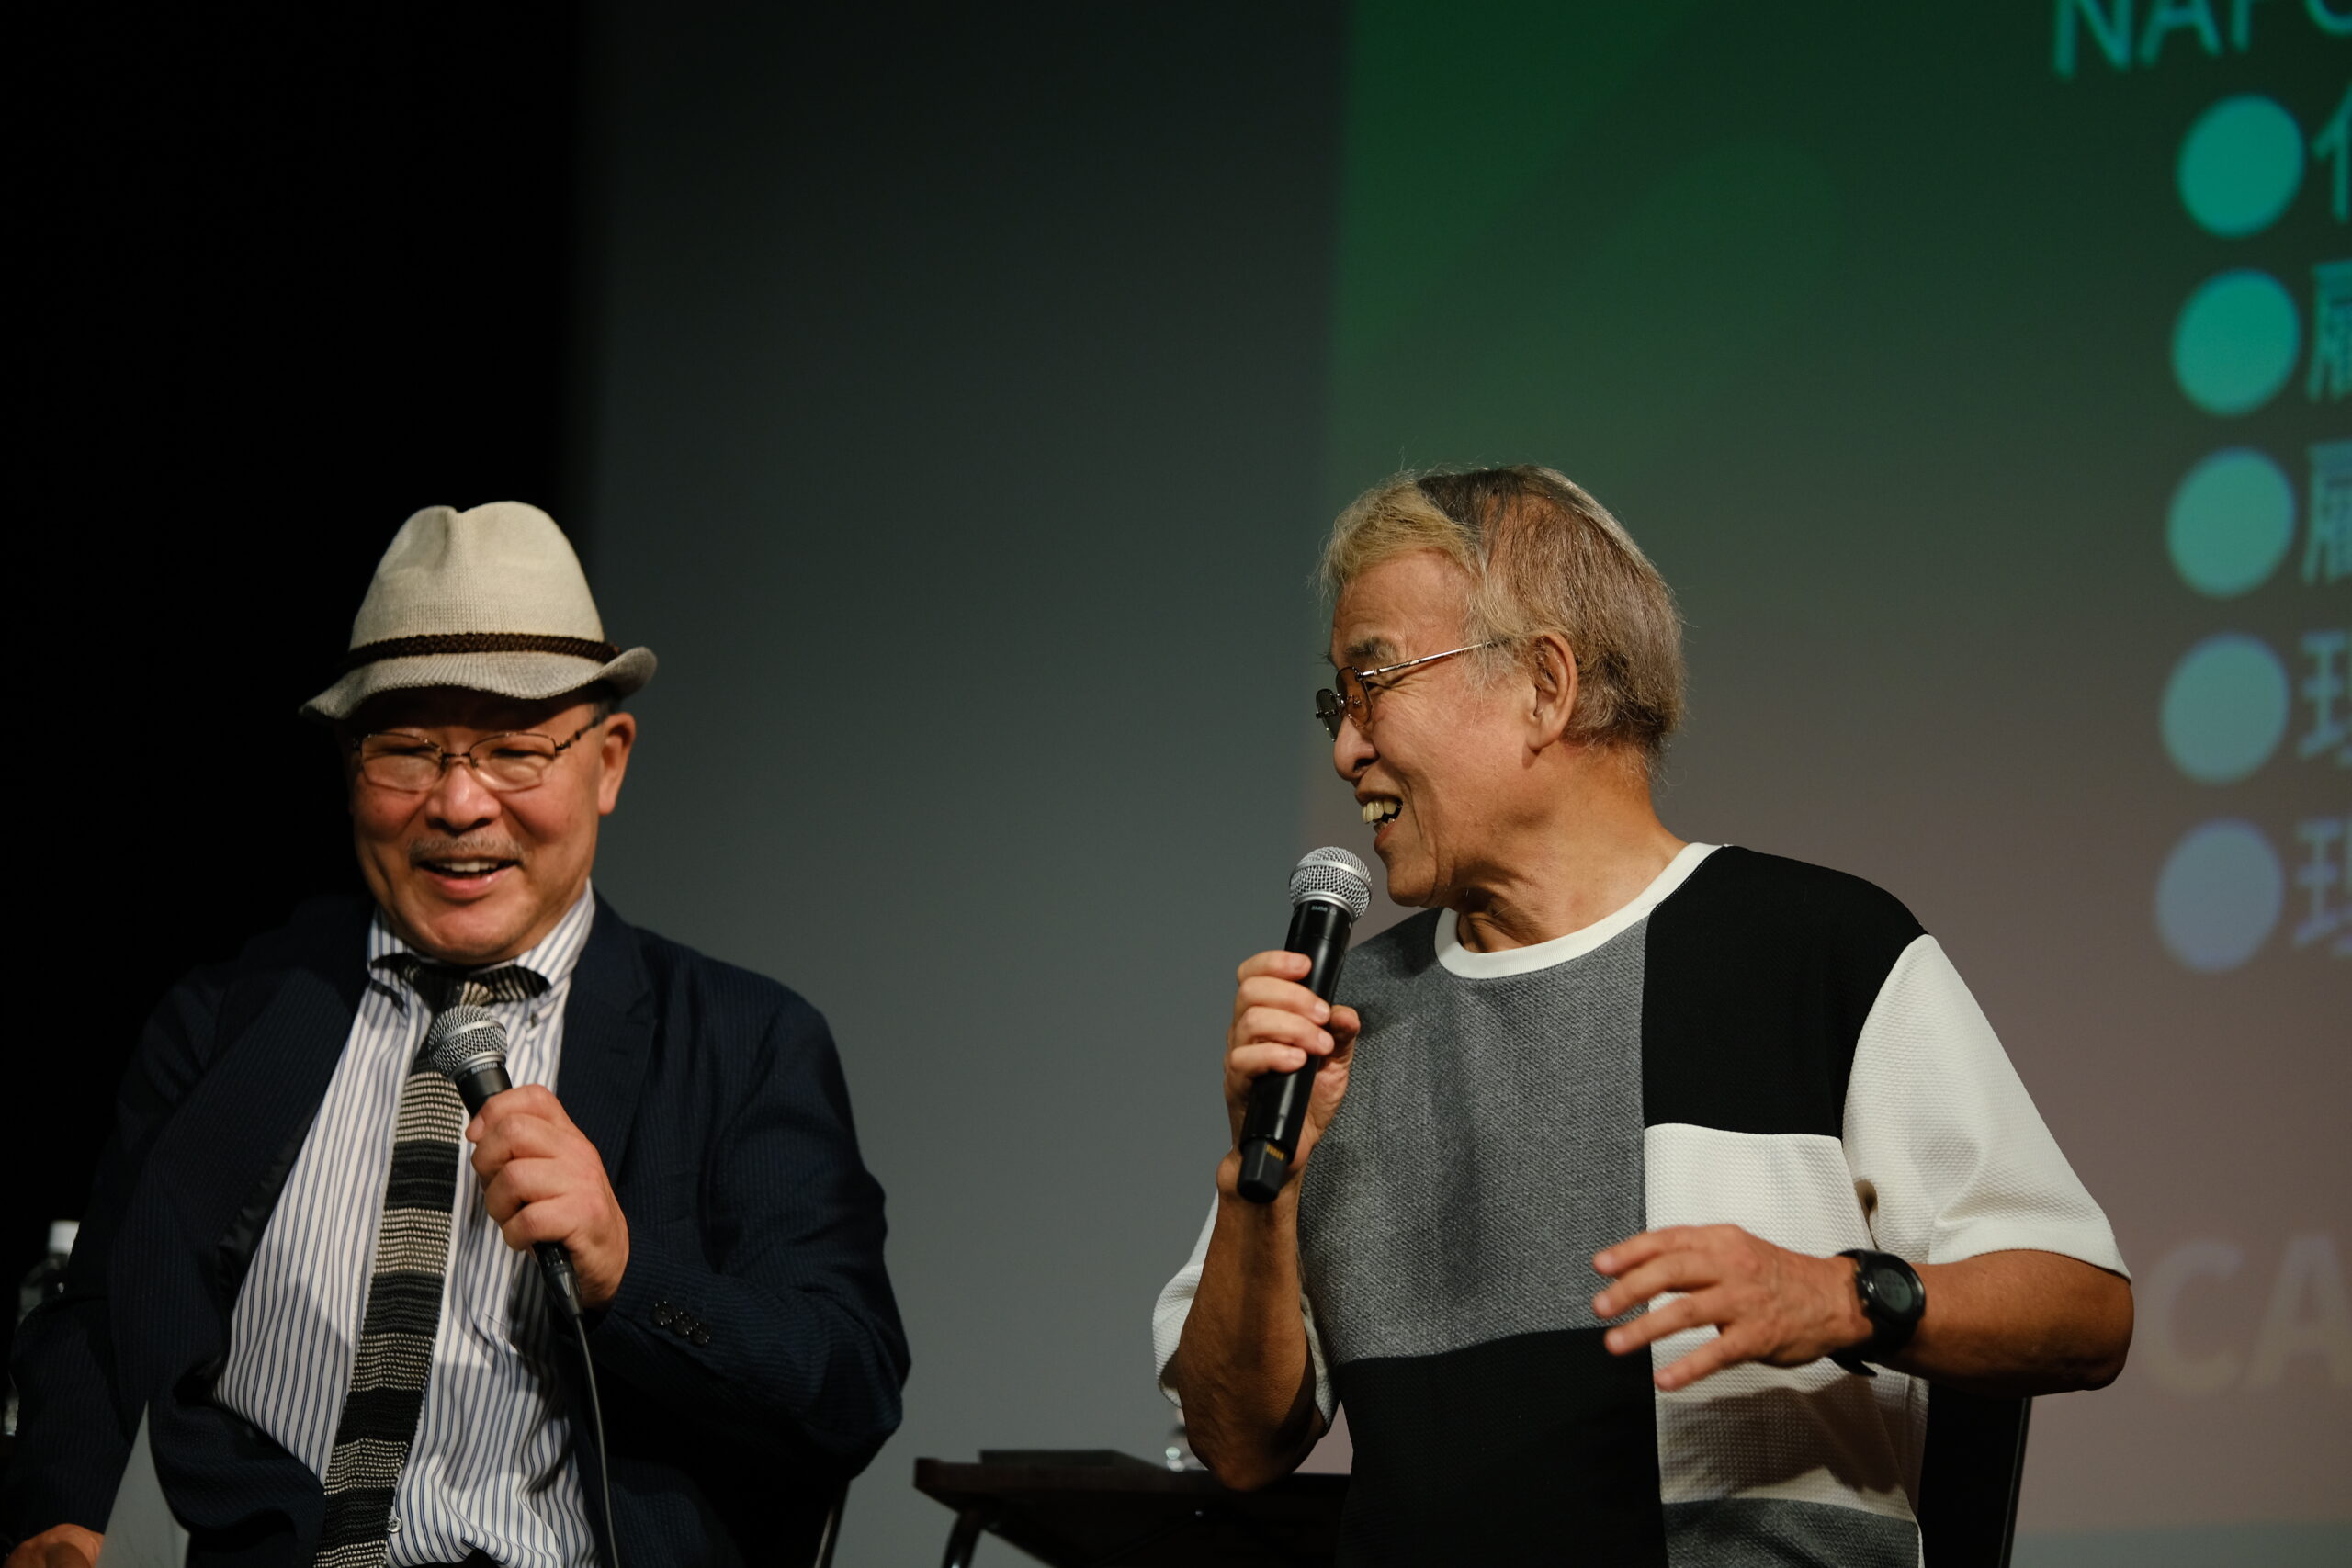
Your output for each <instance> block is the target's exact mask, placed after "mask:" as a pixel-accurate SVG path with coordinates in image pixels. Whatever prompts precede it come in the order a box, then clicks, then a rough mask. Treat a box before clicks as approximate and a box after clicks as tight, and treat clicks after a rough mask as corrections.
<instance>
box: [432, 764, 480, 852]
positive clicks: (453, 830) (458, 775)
mask: <svg viewBox="0 0 2352 1568" xmlns="http://www.w3.org/2000/svg"><path fill="white" fill-rule="evenodd" d="M424 810H425V819H426V820H427V821H429V822H431V823H432V824H433V827H434V829H435V831H436V832H441V833H447V834H448V835H449V836H450V837H451V838H457V837H458V836H460V835H462V834H465V833H468V832H470V831H472V830H473V829H476V828H484V827H488V826H489V825H490V824H491V823H492V822H494V821H496V820H497V819H498V814H499V805H498V796H497V795H495V794H493V793H492V791H491V789H490V788H489V787H488V786H487V785H485V784H483V783H482V782H481V776H480V775H479V774H477V773H475V772H474V771H473V769H472V768H470V767H469V766H468V765H467V764H466V763H464V762H461V761H453V762H451V763H450V764H449V765H448V767H447V769H445V770H444V771H443V773H442V774H441V782H440V783H439V784H435V786H434V787H433V794H432V795H431V796H430V797H429V798H428V799H427V800H426V801H425V803H424Z"/></svg>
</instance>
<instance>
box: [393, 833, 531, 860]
mask: <svg viewBox="0 0 2352 1568" xmlns="http://www.w3.org/2000/svg"><path fill="white" fill-rule="evenodd" d="M522 858H523V846H522V845H520V844H518V843H516V842H515V840H512V839H418V840H413V842H412V843H410V845H409V847H408V863H409V864H411V865H423V864H424V863H425V862H426V861H431V860H512V861H519V860H521V859H522Z"/></svg>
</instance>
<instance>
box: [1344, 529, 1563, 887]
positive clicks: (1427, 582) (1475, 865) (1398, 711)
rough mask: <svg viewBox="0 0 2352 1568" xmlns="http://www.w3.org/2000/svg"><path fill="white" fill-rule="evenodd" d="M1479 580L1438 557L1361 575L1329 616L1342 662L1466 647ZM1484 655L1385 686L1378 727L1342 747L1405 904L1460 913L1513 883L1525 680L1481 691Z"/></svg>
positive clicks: (1392, 562) (1378, 693) (1522, 788)
mask: <svg viewBox="0 0 2352 1568" xmlns="http://www.w3.org/2000/svg"><path fill="white" fill-rule="evenodd" d="M1468 586H1469V584H1468V580H1467V579H1466V578H1464V575H1463V573H1462V570H1461V569H1460V568H1459V567H1456V566H1455V565H1454V564H1453V562H1451V561H1449V560H1447V559H1446V558H1444V557H1442V556H1440V555H1438V554H1436V553H1435V552H1433V551H1426V550H1424V551H1416V552H1414V553H1412V554H1409V555H1403V556H1397V557H1395V558H1391V559H1389V560H1385V561H1383V562H1381V563H1380V564H1379V565H1377V566H1374V567H1371V568H1369V569H1367V570H1364V571H1363V572H1361V573H1359V574H1358V575H1357V576H1356V577H1355V578H1354V579H1353V580H1352V581H1350V582H1349V583H1348V585H1347V587H1346V588H1345V589H1344V590H1342V591H1341V592H1340V600H1339V604H1338V605H1337V606H1336V608H1335V609H1334V610H1333V612H1332V615H1331V662H1332V663H1333V665H1335V666H1337V667H1340V668H1343V669H1350V670H1364V669H1372V668H1375V667H1377V666H1380V665H1384V664H1395V663H1397V662H1400V661H1402V660H1408V659H1419V658H1422V657H1424V656H1425V655H1428V654H1432V653H1442V652H1443V651H1445V650H1446V649H1452V648H1459V647H1461V646H1462V645H1463V643H1464V642H1465V641H1467V640H1468V637H1467V635H1466V634H1465V632H1464V629H1463V611H1464V605H1465V602H1466V594H1467V590H1468ZM1473 657H1474V656H1473V655H1468V654H1464V655H1462V656H1460V657H1458V658H1454V659H1447V660H1439V661H1437V662H1435V663H1431V664H1426V665H1423V666H1421V667H1420V668H1419V669H1417V670H1409V671H1399V672H1398V673H1397V674H1396V675H1394V676H1389V677H1385V679H1384V681H1383V682H1382V683H1381V686H1380V688H1379V689H1377V690H1375V691H1374V693H1373V694H1372V699H1371V709H1372V716H1371V722H1370V725H1369V728H1365V727H1363V726H1359V725H1358V724H1357V723H1356V722H1355V721H1354V720H1353V719H1352V718H1351V719H1349V720H1348V721H1347V722H1346V723H1343V724H1342V725H1340V734H1339V738H1338V739H1335V740H1334V741H1333V742H1332V743H1331V765H1332V766H1333V767H1334V768H1336V769H1337V770H1338V771H1339V773H1340V777H1341V778H1343V779H1345V780H1347V781H1348V783H1349V784H1351V785H1352V786H1353V787H1354V790H1355V795H1356V800H1357V802H1358V804H1359V805H1362V806H1363V807H1367V812H1366V820H1367V821H1374V820H1376V821H1378V823H1379V826H1378V829H1377V830H1376V831H1375V832H1374V836H1373V840H1372V842H1373V849H1374V852H1375V853H1377V854H1378V855H1379V856H1380V859H1381V863H1382V864H1384V865H1385V866H1386V867H1387V869H1388V896H1389V897H1391V898H1394V899H1395V900H1396V901H1397V903H1399V904H1407V905H1420V906H1424V907H1433V906H1437V905H1447V906H1452V907H1456V908H1459V907H1460V905H1461V903H1462V901H1463V900H1464V898H1465V897H1467V896H1469V895H1470V894H1471V892H1472V890H1474V889H1476V888H1477V887H1479V886H1482V885H1484V884H1486V883H1487V882H1488V881H1489V880H1490V879H1491V878H1492V877H1493V876H1495V875H1497V874H1502V873H1504V872H1505V870H1506V867H1507V864H1508V862H1509V859H1510V855H1509V847H1510V842H1511V835H1512V833H1513V831H1514V830H1515V829H1516V828H1517V826H1518V825H1519V824H1518V818H1520V817H1521V816H1522V815H1524V814H1525V812H1524V802H1523V799H1522V796H1523V795H1525V793H1526V790H1527V778H1526V775H1527V758H1528V749H1527V736H1526V733H1525V729H1524V727H1523V726H1522V725H1521V724H1520V723H1519V722H1517V720H1516V718H1515V717H1514V716H1515V715H1517V716H1523V713H1522V712H1521V709H1522V706H1523V704H1522V702H1521V698H1522V697H1523V695H1524V682H1519V681H1516V680H1514V679H1503V680H1497V681H1492V682H1485V683H1481V682H1479V681H1478V680H1477V679H1476V667H1475V666H1474V665H1473V664H1472V663H1471V662H1470V660H1471V659H1472V658H1473Z"/></svg>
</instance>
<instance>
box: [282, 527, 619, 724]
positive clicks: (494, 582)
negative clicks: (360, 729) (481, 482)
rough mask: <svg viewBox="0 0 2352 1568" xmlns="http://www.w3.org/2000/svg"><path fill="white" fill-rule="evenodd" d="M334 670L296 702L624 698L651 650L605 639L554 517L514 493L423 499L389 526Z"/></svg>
mask: <svg viewBox="0 0 2352 1568" xmlns="http://www.w3.org/2000/svg"><path fill="white" fill-rule="evenodd" d="M343 670H344V674H343V679H341V680H340V681H337V682H335V683H334V685H332V686H329V687H328V688H327V689H326V690H325V691H323V692H321V693H320V694H318V695H317V696H315V697H312V698H311V700H310V701H309V702H307V703H304V704H303V705H302V713H303V714H304V716H307V717H311V718H321V719H342V718H348V717H349V716H351V713H352V710H353V709H355V708H356V707H357V706H358V705H360V704H362V703H364V702H366V701H367V700H368V698H369V697H372V696H374V695H375V694H377V693H379V692H397V691H405V690H408V689H410V688H412V687H416V686H461V687H464V688H465V689H466V690H468V691H474V692H492V693H495V694H498V695H500V696H503V697H520V698H523V699H525V700H526V701H532V700H537V699H538V698H541V697H554V696H560V695H562V694H564V693H566V692H576V691H578V690H580V688H581V687H582V686H586V685H589V684H591V683H592V682H598V681H602V682H605V684H606V685H608V686H610V687H611V688H612V689H613V693H614V694H615V695H616V696H627V695H628V694H629V693H631V692H634V691H636V690H637V689H638V688H639V687H640V686H642V685H644V684H645V683H646V682H648V681H650V680H651V679H653V653H652V650H651V649H643V648H632V649H628V651H627V652H626V653H624V652H623V651H622V650H621V649H618V648H616V647H615V646H613V645H612V644H611V643H609V642H606V641H605V623H604V621H603V619H602V618H601V617H600V616H598V615H597V614H596V601H595V599H594V597H593V596H591V595H590V593H589V592H588V575H587V573H585V572H583V571H582V570H580V558H579V557H578V556H576V555H574V554H572V552H571V541H570V540H569V539H566V538H565V537H564V536H563V530H562V529H560V528H559V527H557V526H556V525H555V519H554V518H552V517H550V516H548V514H547V513H544V512H542V511H540V510H539V509H538V508H537V507H536V506H526V505H525V504H524V503H523V502H519V501H494V502H491V503H490V504H489V505H487V506H477V507H475V508H474V509H473V510H472V511H470V512H459V511H458V510H457V509H456V508H455V507H448V506H428V507H426V508H425V509H424V511H422V512H420V513H416V514H415V515H414V516H413V517H411V518H410V519H409V520H408V521H407V522H405V523H403V524H401V531H400V532H399V533H398V534H396V535H394V536H392V545H391V548H390V549H388V550H386V551H385V552H384V558H383V559H382V560H380V561H379V562H377V563H376V576H375V578H374V580H373V581H370V582H369V583H368V597H367V598H365V599H364V600H362V601H360V604H359V617H358V619H356V620H355V621H353V622H352V623H351V651H350V652H349V653H347V654H345V656H344V660H343Z"/></svg>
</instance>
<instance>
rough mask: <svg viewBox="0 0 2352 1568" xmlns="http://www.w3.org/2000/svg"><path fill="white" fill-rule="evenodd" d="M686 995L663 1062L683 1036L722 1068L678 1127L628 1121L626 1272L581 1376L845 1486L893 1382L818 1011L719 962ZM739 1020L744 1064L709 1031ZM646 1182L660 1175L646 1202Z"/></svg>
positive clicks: (868, 1228) (847, 1134)
mask: <svg viewBox="0 0 2352 1568" xmlns="http://www.w3.org/2000/svg"><path fill="white" fill-rule="evenodd" d="M696 979H697V984H695V987H694V988H695V990H697V991H699V992H701V993H702V995H700V996H699V997H698V998H688V999H687V1000H686V1001H685V1003H684V1004H681V1003H680V1001H679V999H678V998H673V999H672V1003H671V1005H669V1006H666V1007H665V1008H664V1013H665V1015H667V1016H665V1019H664V1021H663V1024H662V1030H663V1032H665V1033H666V1034H669V1035H671V1036H673V1038H671V1039H670V1040H669V1041H667V1042H666V1043H665V1044H664V1047H663V1049H662V1053H661V1055H664V1056H666V1057H673V1058H674V1057H675V1056H676V1055H680V1054H681V1053H680V1049H679V1048H680V1046H681V1045H682V1043H683V1042H682V1041H681V1040H680V1039H678V1038H676V1036H678V1035H680V1034H681V1033H684V1032H688V1031H691V1032H694V1033H695V1034H696V1035H698V1036H699V1038H696V1039H695V1040H694V1041H693V1043H692V1046H691V1055H694V1056H695V1057H697V1058H700V1059H702V1060H703V1061H705V1062H706V1063H707V1062H708V1061H709V1060H710V1059H711V1058H713V1057H715V1056H716V1057H723V1058H725V1059H726V1065H725V1066H724V1068H723V1069H721V1070H720V1071H719V1072H718V1074H717V1076H716V1077H713V1076H711V1075H710V1074H708V1073H707V1072H697V1073H695V1075H694V1077H695V1079H696V1080H697V1083H698V1086H699V1087H697V1089H696V1090H695V1094H694V1096H693V1098H694V1100H695V1101H696V1105H695V1111H696V1115H695V1116H694V1117H692V1118H677V1117H662V1118H658V1119H656V1118H649V1117H646V1116H642V1115H640V1117H639V1120H638V1122H637V1125H636V1128H635V1130H634V1132H633V1133H632V1134H631V1140H632V1141H631V1146H630V1149H629V1154H628V1160H627V1161H626V1162H625V1179H624V1180H623V1181H622V1182H621V1183H620V1184H619V1185H620V1187H621V1189H622V1190H621V1192H620V1196H621V1200H622V1206H623V1213H625V1214H627V1216H628V1224H629V1262H628V1271H627V1273H626V1274H625V1275H624V1277H623V1279H622V1281H621V1287H620V1290H619V1292H618V1293H617V1294H616V1296H615V1298H614V1299H613V1301H612V1302H611V1303H608V1304H607V1306H606V1309H605V1315H604V1317H603V1318H602V1320H601V1321H600V1322H598V1323H597V1324H596V1325H595V1326H594V1329H593V1330H592V1331H591V1333H590V1337H589V1338H590V1344H591V1346H592V1348H593V1353H594V1359H595V1363H596V1366H597V1368H598V1370H599V1374H600V1376H611V1377H616V1378H618V1379H620V1380H622V1381H624V1382H627V1383H628V1384H629V1385H631V1387H630V1390H629V1393H630V1394H632V1395H634V1396H637V1397H638V1398H641V1399H642V1400H643V1401H644V1402H646V1403H648V1404H652V1405H655V1406H657V1407H659V1408H661V1409H662V1410H664V1411H667V1412H668V1413H670V1414H672V1415H673V1416H676V1417H679V1418H680V1419H679V1420H678V1422H677V1423H676V1427H673V1430H680V1429H697V1428H698V1429H700V1430H702V1432H703V1433H704V1435H705V1436H716V1435H718V1433H719V1432H725V1433H728V1434H730V1435H731V1436H732V1438H734V1439H736V1440H740V1441H746V1442H750V1443H752V1444H755V1445H756V1446H757V1447H759V1448H760V1449H763V1450H768V1451H771V1452H773V1451H775V1450H778V1449H779V1448H783V1449H786V1450H795V1451H797V1452H800V1453H803V1454H806V1453H808V1452H809V1450H814V1452H815V1454H816V1455H817V1456H820V1457H821V1458H822V1460H823V1461H826V1463H827V1466H828V1468H835V1469H838V1470H839V1471H841V1472H844V1473H847V1472H854V1471H855V1470H857V1469H859V1468H862V1467H863V1466H864V1465H865V1461H867V1460H869V1459H871V1458H872V1457H873V1455H874V1452H875V1450H877V1449H878V1448H880V1447H881V1445H882V1442H883V1440H884V1439H885V1438H888V1436H889V1435H890V1433H891V1432H892V1431H893V1430H894V1429H895V1428H896V1427H897V1426H898V1424H899V1389H900V1387H901V1385H902V1384H903V1383H904V1382H905V1379H906V1371H907V1362H908V1357H907V1348H906V1339H905V1337H904V1335H903V1333H902V1332H901V1330H900V1327H899V1316H898V1309H897V1306H896V1304H895V1303H894V1302H893V1300H892V1297H891V1292H890V1286H889V1280H888V1277H887V1276H886V1275H885V1273H884V1271H883V1264H882V1240H883V1233H884V1224H883V1218H882V1190H881V1188H880V1186H879V1185H878V1184H877V1183H876V1181H875V1179H873V1177H872V1176H870V1175H868V1174H867V1172H866V1169H865V1165H864V1164H863V1163H862V1162H861V1160H860V1159H859V1156H858V1151H857V1139H856V1134H855V1132H854V1128H853V1126H852V1123H851V1120H850V1111H849V1094H848V1089H847V1087H846V1085H845V1084H844V1083H843V1081H842V1071H841V1065H840V1062H839V1060H838V1058H837V1057H836V1055H835V1054H834V1049H833V1042H832V1036H831V1032H829V1031H828V1030H827V1028H826V1026H825V1021H824V1020H823V1019H822V1018H821V1017H820V1015H819V1014H818V1012H817V1011H816V1010H815V1009H814V1008H812V1007H810V1006H809V1004H808V1003H807V1002H805V1001H803V1000H802V999H801V998H799V997H797V996H796V995H794V994H792V993H791V992H789V991H786V990H785V989H784V988H783V987H777V986H775V985H774V984H773V983H772V982H768V981H764V980H761V979H759V978H758V977H756V976H750V975H748V974H745V973H744V972H742V971H740V970H732V969H730V968H729V966H726V965H720V964H709V965H707V968H706V969H705V970H704V971H703V973H702V974H701V975H700V976H697V977H696ZM746 1004H749V1005H748V1006H747V1005H746ZM747 1012H748V1013H749V1014H750V1015H751V1018H752V1020H753V1021H752V1024H751V1026H750V1027H749V1028H744V1029H741V1031H740V1032H741V1034H742V1035H743V1036H745V1037H749V1038H751V1039H752V1044H751V1048H750V1049H749V1050H748V1051H742V1050H741V1049H740V1048H739V1043H738V1042H735V1041H730V1040H729V1036H730V1035H735V1034H737V1033H738V1032H739V1030H738V1027H737V1026H735V1025H733V1024H731V1023H728V1022H723V1020H728V1019H729V1018H730V1017H731V1018H741V1017H743V1016H744V1015H745V1014H746V1013H747ZM761 1019H763V1020H764V1021H763V1023H762V1022H760V1021H759V1020H761ZM566 1049H567V1055H568V1054H569V1050H570V1047H569V1046H568V1045H567V1048H566ZM568 1070H569V1069H568V1067H567V1071H568ZM714 1085H716V1086H718V1092H717V1093H716V1094H714V1093H713V1086H714ZM657 1122H658V1123H659V1124H656V1123H657ZM695 1122H701V1124H700V1125H696V1124H695ZM680 1140H683V1141H684V1146H671V1147H664V1146H662V1145H664V1144H670V1145H676V1144H677V1143H678V1141H680ZM649 1168H654V1169H662V1168H666V1169H667V1170H668V1171H670V1172H672V1173H673V1174H672V1175H671V1176H670V1177H669V1178H668V1179H664V1180H663V1181H662V1182H661V1183H660V1184H659V1186H658V1187H655V1186H652V1185H650V1184H649V1183H648V1182H646V1181H645V1180H644V1179H643V1178H644V1173H645V1172H646V1171H647V1170H648V1169H649ZM686 1172H691V1173H692V1176H691V1182H690V1183H689V1182H688V1181H686V1180H684V1179H680V1178H681V1175H682V1174H683V1173H686ZM689 1189H690V1190H689ZM635 1402H636V1401H635V1400H634V1399H633V1400H632V1403H635ZM619 1440H620V1439H619V1438H618V1436H617V1434H616V1441H619Z"/></svg>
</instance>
